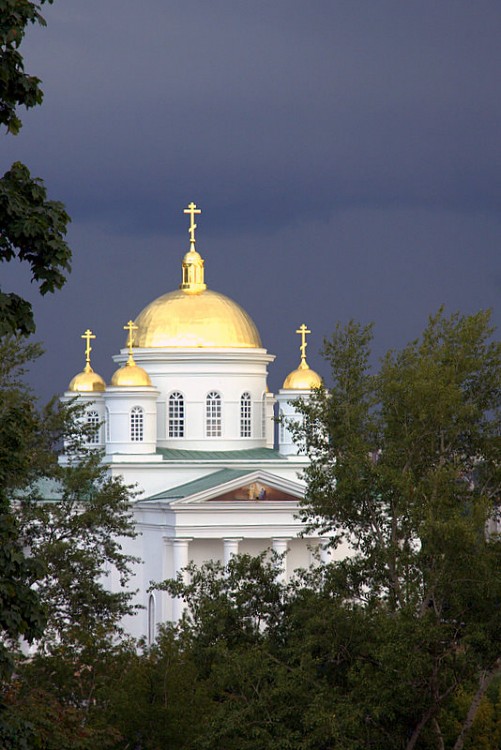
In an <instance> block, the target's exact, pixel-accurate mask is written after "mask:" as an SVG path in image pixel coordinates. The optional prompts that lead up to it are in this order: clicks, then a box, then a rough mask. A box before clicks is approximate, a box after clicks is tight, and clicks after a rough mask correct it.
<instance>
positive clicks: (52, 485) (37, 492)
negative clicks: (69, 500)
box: [19, 477, 63, 501]
mask: <svg viewBox="0 0 501 750" xmlns="http://www.w3.org/2000/svg"><path fill="white" fill-rule="evenodd" d="M30 495H33V496H36V497H39V498H40V499H41V500H45V501H48V500H61V498H62V497H63V485H62V483H61V482H60V481H59V480H57V479H47V478H46V477H42V478H40V479H37V480H36V482H34V483H33V484H32V485H31V487H28V488H26V489H24V490H22V491H21V492H20V493H19V497H28V496H30Z"/></svg>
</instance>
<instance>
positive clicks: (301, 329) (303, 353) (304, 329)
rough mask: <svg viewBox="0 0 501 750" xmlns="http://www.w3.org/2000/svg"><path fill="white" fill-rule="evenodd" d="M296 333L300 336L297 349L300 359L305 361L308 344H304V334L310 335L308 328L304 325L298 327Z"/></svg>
mask: <svg viewBox="0 0 501 750" xmlns="http://www.w3.org/2000/svg"><path fill="white" fill-rule="evenodd" d="M296 333H299V334H300V335H301V346H300V347H299V349H300V351H301V359H303V360H305V359H306V347H307V346H308V344H307V343H306V334H307V333H311V331H310V330H309V328H308V326H306V325H305V324H304V323H303V324H302V325H300V326H299V328H298V329H297V331H296Z"/></svg>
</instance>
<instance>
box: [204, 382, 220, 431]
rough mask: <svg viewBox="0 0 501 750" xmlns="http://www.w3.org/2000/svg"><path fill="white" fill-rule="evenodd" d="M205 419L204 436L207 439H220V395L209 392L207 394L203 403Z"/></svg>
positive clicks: (215, 392)
mask: <svg viewBox="0 0 501 750" xmlns="http://www.w3.org/2000/svg"><path fill="white" fill-rule="evenodd" d="M205 419H206V422H205V434H206V435H207V437H221V435H222V408H221V395H220V394H219V393H217V391H211V392H210V393H208V394H207V399H206V401H205Z"/></svg>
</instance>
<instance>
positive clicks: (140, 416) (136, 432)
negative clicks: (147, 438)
mask: <svg viewBox="0 0 501 750" xmlns="http://www.w3.org/2000/svg"><path fill="white" fill-rule="evenodd" d="M130 439H131V441H132V442H133V443H142V442H143V440H144V410H143V409H142V407H141V406H133V407H132V409H131V410H130Z"/></svg>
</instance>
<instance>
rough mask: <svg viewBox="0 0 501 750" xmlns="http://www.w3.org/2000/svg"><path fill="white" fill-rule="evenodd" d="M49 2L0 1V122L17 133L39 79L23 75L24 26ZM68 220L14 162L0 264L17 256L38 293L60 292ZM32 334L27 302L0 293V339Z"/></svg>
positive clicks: (5, 181) (36, 95)
mask: <svg viewBox="0 0 501 750" xmlns="http://www.w3.org/2000/svg"><path fill="white" fill-rule="evenodd" d="M45 2H48V3H52V0H40V2H29V0H0V124H1V125H4V126H5V127H6V130H7V133H10V134H12V135H17V134H18V133H19V130H20V128H21V125H22V123H21V119H20V117H19V115H18V108H19V107H20V106H24V107H26V108H30V107H34V106H37V105H39V104H41V102H42V98H43V93H42V90H41V88H40V80H39V79H38V78H36V77H35V76H31V75H28V74H26V73H25V71H24V61H23V58H22V56H21V54H20V52H19V47H20V45H21V42H22V41H23V38H24V35H25V32H26V28H27V26H28V24H35V23H38V24H40V25H42V26H43V25H45V20H44V18H43V16H42V15H41V13H40V7H41V6H42V5H43V4H44V3H45ZM69 221H70V218H69V216H68V214H67V213H66V211H65V210H64V206H63V204H62V203H60V202H59V201H52V200H47V194H46V189H45V187H44V185H43V182H42V180H40V179H38V178H32V177H31V175H30V172H29V170H28V168H27V167H26V166H24V165H23V164H21V163H20V162H15V163H14V164H13V165H12V166H11V168H10V169H9V170H8V171H7V172H6V173H5V174H4V176H3V177H2V178H0V261H3V262H5V261H11V260H13V259H14V258H16V257H17V258H18V259H19V260H20V261H23V262H26V263H27V264H28V266H29V267H30V269H31V276H32V281H36V282H37V283H38V284H39V288H40V293H41V294H46V293H47V292H54V291H55V290H56V289H60V288H61V287H62V286H63V284H64V283H65V280H66V273H67V272H68V271H69V270H70V260H71V251H70V249H69V247H68V245H67V243H66V242H65V240H64V236H65V234H66V230H67V225H68V222H69ZM34 330H35V324H34V320H33V313H32V307H31V304H30V303H29V302H28V301H27V300H24V299H22V298H21V297H20V296H19V295H17V294H14V293H6V292H1V291H0V336H4V335H7V334H12V333H20V334H22V335H28V334H30V333H33V332H34Z"/></svg>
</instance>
